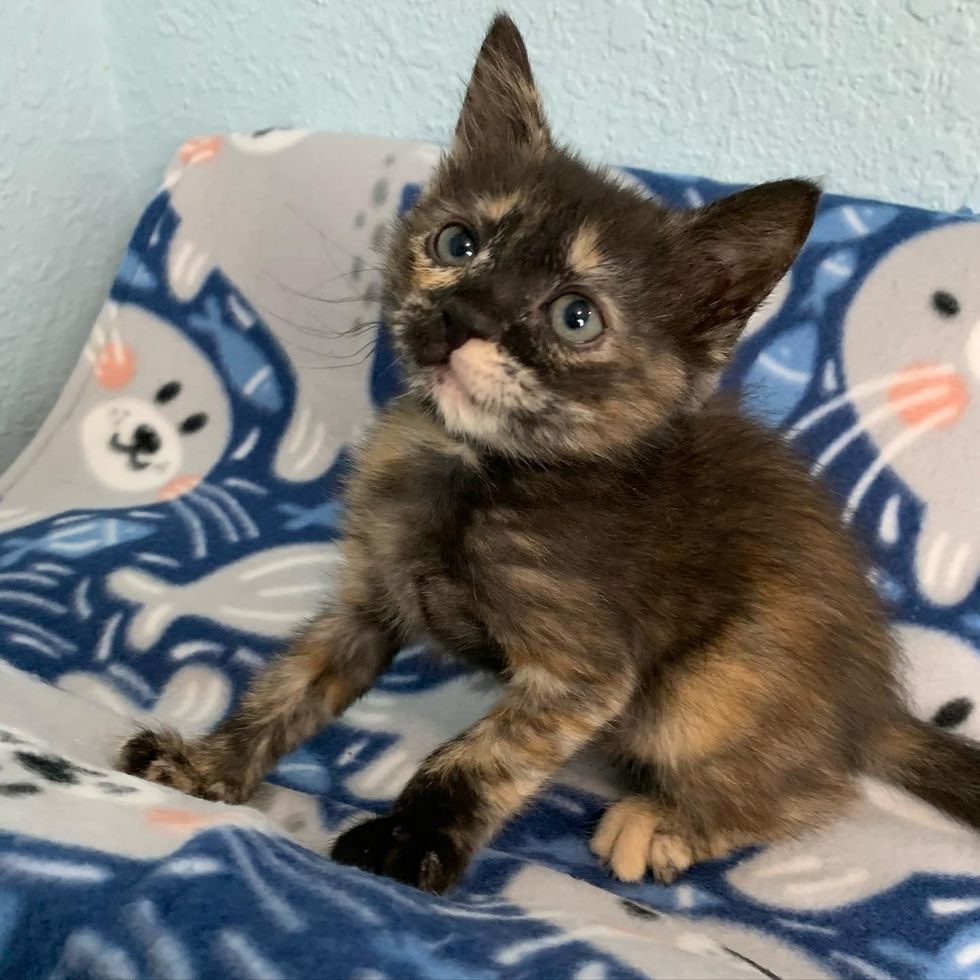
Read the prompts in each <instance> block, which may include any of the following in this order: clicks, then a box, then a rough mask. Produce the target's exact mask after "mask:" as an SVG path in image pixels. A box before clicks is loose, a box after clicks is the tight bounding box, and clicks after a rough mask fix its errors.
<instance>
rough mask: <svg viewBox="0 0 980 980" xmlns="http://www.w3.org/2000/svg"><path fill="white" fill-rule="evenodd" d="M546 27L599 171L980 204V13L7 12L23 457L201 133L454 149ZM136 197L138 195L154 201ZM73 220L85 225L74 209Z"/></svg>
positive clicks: (821, 6)
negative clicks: (486, 51)
mask: <svg viewBox="0 0 980 980" xmlns="http://www.w3.org/2000/svg"><path fill="white" fill-rule="evenodd" d="M501 5H505V6H509V8H510V10H511V12H512V13H513V14H514V16H515V18H516V19H517V20H518V22H519V24H520V26H521V27H522V29H523V30H524V31H525V34H526V37H527V40H528V44H529V46H530V48H531V55H532V61H533V62H534V64H535V67H536V70H537V73H538V76H539V79H540V82H541V86H542V88H543V89H544V93H545V98H546V102H547V105H548V108H549V110H550V113H551V116H552V119H553V121H554V125H555V129H556V130H557V132H558V134H559V135H560V136H562V137H564V138H566V139H568V140H570V141H573V142H574V143H576V144H577V145H578V146H579V147H581V148H582V149H583V150H584V151H585V153H586V154H587V155H588V156H590V157H593V158H605V159H610V160H616V161H619V162H625V163H639V164H645V165H648V166H651V167H657V168H661V169H667V170H678V171H695V172H700V173H705V174H709V175H712V176H715V177H720V178H727V179H733V180H758V179H763V178H766V177H771V176H777V175H784V174H810V175H817V176H823V177H824V178H826V181H827V184H828V186H829V187H831V188H832V189H836V190H844V191H851V192H854V193H858V194H868V195H874V196H879V197H890V198H895V199H898V200H902V201H908V202H914V203H921V204H926V205H931V206H942V207H949V208H956V207H959V206H961V205H963V204H964V203H969V204H972V205H973V206H974V207H976V206H978V204H980V184H978V159H980V110H978V109H977V106H978V105H980V57H978V56H977V50H978V47H980V0H823V2H821V0H648V2H646V3H643V2H640V0H562V2H561V3H560V4H559V3H553V4H547V3H539V2H534V3H532V2H531V0H512V2H511V3H510V4H509V5H508V4H502V2H501V0H454V2H449V0H439V2H434V0H424V2H418V0H416V2H412V3H410V2H408V0H371V2H369V3H360V4H355V3H353V2H351V0H281V2H272V0H167V2H162V0H159V2H158V0H136V2H134V0H2V2H0V8H2V13H0V21H2V19H3V18H8V19H9V20H10V24H9V25H0V92H2V95H3V97H4V98H8V99H12V100H13V103H12V104H13V111H12V112H11V111H9V110H7V111H4V113H3V117H2V118H0V126H2V127H3V128H4V132H3V140H2V143H0V260H3V261H5V262H8V263H9V262H11V261H12V262H13V263H14V266H15V269H16V272H15V274H13V275H12V274H11V273H10V271H9V266H8V268H7V269H0V317H2V319H0V331H2V334H0V337H2V338H3V339H5V340H6V344H5V347H6V348H10V349H11V350H16V354H15V356H16V359H17V364H18V372H17V377H16V378H15V379H14V381H13V383H11V382H10V381H9V380H8V382H7V385H6V387H2V386H0V462H2V461H3V460H5V459H9V457H10V454H11V453H12V452H13V451H14V448H15V447H16V446H17V445H19V444H20V443H22V442H23V439H24V435H25V433H26V431H27V429H28V428H30V427H33V426H34V425H36V424H37V423H38V422H39V421H40V418H41V415H42V413H43V410H44V406H45V405H47V404H48V403H49V402H50V401H51V400H52V399H53V396H54V391H55V388H56V386H57V384H58V383H59V381H60V379H61V378H62V377H63V376H64V374H65V373H66V372H67V368H68V365H69V363H70V361H71V360H72V358H73V356H74V353H75V351H76V350H77V348H78V345H79V340H80V338H81V336H82V334H83V332H84V329H85V327H86V326H87V325H88V323H89V322H90V321H91V319H92V313H93V311H94V310H95V308H96V307H97V305H98V299H99V296H100V295H101V293H102V292H103V291H104V289H105V287H106V285H107V282H108V277H109V269H110V267H111V265H112V264H113V263H114V261H115V259H116V257H117V256H118V253H119V248H120V243H121V240H122V237H123V235H124V233H125V231H126V230H127V225H129V224H131V222H132V218H133V215H134V214H135V205H134V203H133V201H141V200H143V199H145V198H146V196H147V195H148V194H149V193H150V192H151V190H152V188H153V186H154V184H155V183H156V181H157V179H158V177H159V175H160V172H161V170H162V167H163V165H164V164H165V162H166V160H167V159H168V158H169V156H170V155H171V153H172V151H173V149H174V148H175V147H176V146H177V145H178V144H179V143H180V142H181V140H182V139H183V138H184V137H186V136H188V135H193V134H200V133H207V132H213V131H219V130H228V129H244V130H249V129H255V128H259V127H264V126H268V125H301V126H315V127H322V128H327V129H339V130H348V131H358V132H381V133H386V134H391V135H396V136H406V137H422V138H427V139H434V140H439V139H443V138H444V137H445V136H446V135H447V134H448V132H449V131H450V128H451V126H452V123H453V120H454V115H455V111H456V106H457V103H458V100H459V96H460V92H461V88H462V85H463V81H464V79H465V76H466V74H467V72H468V71H469V68H470V64H471V59H472V56H473V53H474V51H475V49H476V46H477V45H478V43H479V40H480V37H481V35H482V32H483V29H484V27H485V24H486V21H487V20H488V18H489V16H490V14H491V12H492V11H493V10H494V9H495V8H496V7H498V6H501ZM130 193H131V194H132V197H130ZM62 215H66V217H64V218H63V217H62Z"/></svg>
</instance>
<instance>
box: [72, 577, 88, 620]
mask: <svg viewBox="0 0 980 980" xmlns="http://www.w3.org/2000/svg"><path fill="white" fill-rule="evenodd" d="M91 584H92V579H91V577H87V578H83V579H82V580H81V582H79V583H78V585H77V586H76V587H75V591H74V592H73V593H72V597H71V602H72V608H73V609H74V610H75V613H76V614H77V615H78V618H79V619H80V620H82V621H83V622H84V621H85V620H87V619H89V618H90V617H91V615H92V603H91V602H89V598H88V590H89V586H90V585H91Z"/></svg>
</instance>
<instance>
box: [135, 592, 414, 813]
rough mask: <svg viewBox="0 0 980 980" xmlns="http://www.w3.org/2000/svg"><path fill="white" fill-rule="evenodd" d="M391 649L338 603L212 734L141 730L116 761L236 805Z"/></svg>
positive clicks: (366, 684) (369, 678)
mask: <svg viewBox="0 0 980 980" xmlns="http://www.w3.org/2000/svg"><path fill="white" fill-rule="evenodd" d="M396 649H397V644H396V643H395V640H394V638H393V636H392V635H391V633H390V632H389V631H388V630H386V629H385V628H384V627H382V626H381V625H380V624H378V623H377V622H376V621H375V620H374V619H373V618H372V617H370V616H369V615H366V614H364V613H363V612H359V611H356V610H355V609H354V608H352V607H351V606H349V605H345V604H343V603H341V604H338V605H337V606H336V607H332V608H330V609H328V610H326V611H324V612H323V613H321V614H320V615H319V616H318V617H317V618H316V619H315V620H313V621H312V622H311V623H310V624H309V625H308V626H307V627H306V628H305V629H304V630H303V632H302V633H301V634H300V635H299V636H298V637H297V638H296V640H295V641H294V642H293V643H292V645H291V646H290V647H289V648H288V649H287V650H286V651H285V652H284V653H282V654H281V655H280V656H278V657H277V658H276V659H275V660H273V661H272V663H271V664H270V665H269V666H268V667H267V668H266V669H265V671H263V673H261V674H260V675H259V676H258V677H257V678H256V679H255V680H254V681H253V683H252V685H251V686H250V687H249V689H248V690H247V691H246V692H245V694H244V696H243V697H242V700H241V702H240V703H239V705H238V707H237V708H236V710H235V711H234V712H233V713H232V714H231V715H230V716H229V717H228V718H227V719H226V720H225V721H224V722H223V723H222V724H221V725H220V726H219V727H218V728H217V729H216V730H215V731H214V732H212V733H211V734H210V735H206V736H204V737H203V738H201V739H199V740H197V741H194V742H185V741H184V739H182V738H181V736H179V735H178V734H177V733H176V732H172V731H167V730H164V731H154V730H151V729H144V730H143V731H141V732H138V733H137V734H136V735H134V736H133V737H132V738H131V739H129V741H128V742H127V743H126V744H125V745H124V746H123V748H122V751H121V752H120V754H119V758H118V761H117V766H118V768H119V769H121V770H122V771H123V772H128V773H131V774H132V775H135V776H142V777H143V778H144V779H149V780H152V781H153V782H158V783H163V784H165V785H167V786H173V787H174V788H175V789H179V790H182V791H183V792H185V793H190V794H192V795H193V796H201V797H204V798H205V799H212V800H223V801H224V802H226V803H242V802H244V801H245V800H247V799H248V798H249V797H250V796H251V795H252V794H253V793H254V791H255V789H256V787H257V786H258V784H259V782H260V781H261V780H262V778H263V777H264V776H265V774H266V773H267V772H268V771H269V770H270V769H271V768H272V766H273V765H274V764H275V762H276V760H277V759H278V758H279V757H280V756H282V755H284V754H286V753H287V752H290V751H292V750H293V749H294V748H296V747H297V746H298V745H300V744H301V743H302V742H304V741H305V740H306V739H307V738H309V737H310V735H312V734H313V733H314V732H315V731H316V730H317V729H318V728H320V727H321V726H322V725H324V724H326V722H328V721H329V720H330V719H331V718H334V717H336V716H337V715H338V714H340V713H341V712H342V711H344V709H345V708H347V707H348V706H349V705H350V704H351V703H352V702H353V701H355V700H356V699H357V698H359V697H360V696H361V695H362V694H363V693H364V692H365V691H367V690H368V689H369V688H370V687H371V685H372V684H373V683H374V681H375V680H376V678H377V677H378V675H379V674H380V673H381V672H382V671H383V670H384V669H385V668H386V667H387V666H388V664H389V663H390V662H391V658H392V657H393V655H394V653H395V651H396Z"/></svg>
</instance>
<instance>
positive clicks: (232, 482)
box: [209, 476, 269, 497]
mask: <svg viewBox="0 0 980 980" xmlns="http://www.w3.org/2000/svg"><path fill="white" fill-rule="evenodd" d="M221 482H222V483H223V484H224V485H225V486H226V487H234V488H235V489H236V490H243V491H244V492H245V493H250V494H252V495H253V496H255V497H267V496H268V495H269V491H268V490H266V488H265V487H260V486H259V485H258V484H257V483H253V482H252V481H251V480H243V479H242V478H241V477H238V476H229V477H226V478H225V479H224V480H222V481H221ZM212 485H213V484H209V486H212Z"/></svg>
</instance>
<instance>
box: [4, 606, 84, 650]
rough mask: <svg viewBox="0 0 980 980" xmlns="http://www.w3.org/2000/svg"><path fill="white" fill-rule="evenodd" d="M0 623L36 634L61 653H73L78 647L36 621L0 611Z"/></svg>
mask: <svg viewBox="0 0 980 980" xmlns="http://www.w3.org/2000/svg"><path fill="white" fill-rule="evenodd" d="M0 624H3V625H4V626H10V627H12V628H13V629H16V630H22V631H23V632H25V633H29V634H30V635H32V636H36V637H38V638H39V639H41V640H44V641H45V642H46V643H47V644H49V645H50V646H52V647H54V648H55V649H56V650H59V651H60V652H61V653H75V651H76V650H77V649H78V646H77V645H76V644H75V643H72V642H71V641H70V640H66V639H65V638H64V637H63V636H59V635H58V634H57V633H52V632H51V630H47V629H45V628H44V627H43V626H38V624H37V623H35V622H34V621H33V620H30V619H22V618H21V617H20V616H11V615H10V614H9V613H0Z"/></svg>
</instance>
